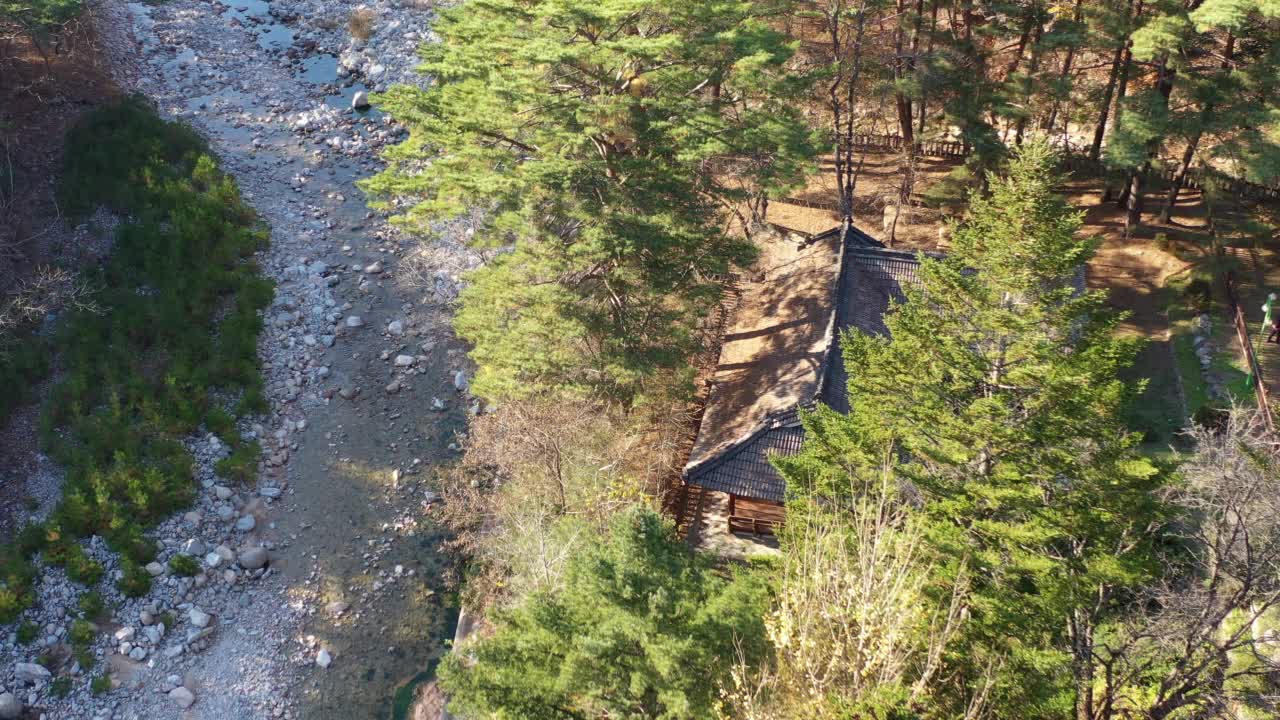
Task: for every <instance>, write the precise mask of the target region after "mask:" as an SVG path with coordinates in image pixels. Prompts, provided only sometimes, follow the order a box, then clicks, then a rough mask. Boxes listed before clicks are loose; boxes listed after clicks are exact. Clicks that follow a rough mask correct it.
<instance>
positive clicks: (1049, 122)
mask: <svg viewBox="0 0 1280 720" xmlns="http://www.w3.org/2000/svg"><path fill="white" fill-rule="evenodd" d="M1083 2H1084V0H1076V7H1075V11H1074V12H1073V13H1072V14H1071V21H1072V22H1074V23H1079V22H1080V12H1081V8H1082V6H1083ZM1075 58H1076V46H1075V45H1072V46H1071V47H1069V48H1067V56H1066V57H1065V58H1063V59H1062V71H1061V72H1059V73H1058V86H1059V89H1060V90H1061V88H1065V87H1067V78H1069V77H1071V63H1072V62H1074V61H1075ZM1066 92H1067V94H1068V95H1070V94H1071V91H1070V90H1069V89H1068V90H1067V91H1066ZM1061 106H1062V97H1061V96H1060V95H1059V94H1058V93H1054V98H1053V107H1051V108H1049V117H1048V119H1046V120H1045V122H1044V131H1045V132H1047V133H1050V134H1052V133H1053V125H1054V123H1056V122H1057V121H1058V108H1060V107H1061Z"/></svg>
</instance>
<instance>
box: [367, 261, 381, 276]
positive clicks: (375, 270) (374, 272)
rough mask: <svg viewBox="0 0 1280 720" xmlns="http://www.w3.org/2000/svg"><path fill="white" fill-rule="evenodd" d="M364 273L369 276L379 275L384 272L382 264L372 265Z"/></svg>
mask: <svg viewBox="0 0 1280 720" xmlns="http://www.w3.org/2000/svg"><path fill="white" fill-rule="evenodd" d="M364 271H365V273H367V274H369V275H377V274H378V273H380V272H382V263H380V262H375V263H372V264H371V265H369V266H368V267H366V268H365V269H364Z"/></svg>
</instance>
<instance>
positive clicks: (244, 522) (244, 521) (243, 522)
mask: <svg viewBox="0 0 1280 720" xmlns="http://www.w3.org/2000/svg"><path fill="white" fill-rule="evenodd" d="M257 526H258V521H257V520H256V519H255V518H254V517H253V516H252V515H245V516H244V517H242V518H240V519H239V520H237V521H236V529H237V530H239V531H240V532H249V531H250V530H252V529H254V528H255V527H257Z"/></svg>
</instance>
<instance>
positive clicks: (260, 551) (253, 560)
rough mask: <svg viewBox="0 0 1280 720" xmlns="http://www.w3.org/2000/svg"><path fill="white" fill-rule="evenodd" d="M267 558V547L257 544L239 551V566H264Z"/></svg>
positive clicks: (254, 568) (250, 568) (255, 567)
mask: <svg viewBox="0 0 1280 720" xmlns="http://www.w3.org/2000/svg"><path fill="white" fill-rule="evenodd" d="M269 559H270V556H269V555H268V554H267V549H266V548H264V547H262V546H261V545H258V546H255V547H251V548H249V549H248V550H245V551H244V552H242V553H240V567H242V568H244V569H245V570H257V569H258V568H261V567H265V566H266V564H267V561H268V560H269Z"/></svg>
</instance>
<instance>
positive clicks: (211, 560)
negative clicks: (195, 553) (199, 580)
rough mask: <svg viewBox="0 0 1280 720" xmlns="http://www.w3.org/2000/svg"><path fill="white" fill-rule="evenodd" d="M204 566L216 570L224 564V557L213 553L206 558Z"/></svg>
mask: <svg viewBox="0 0 1280 720" xmlns="http://www.w3.org/2000/svg"><path fill="white" fill-rule="evenodd" d="M204 564H205V565H207V566H209V567H211V568H216V567H218V566H219V565H221V564H222V556H221V555H219V554H218V553H216V552H211V553H209V554H208V555H205V556H204Z"/></svg>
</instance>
